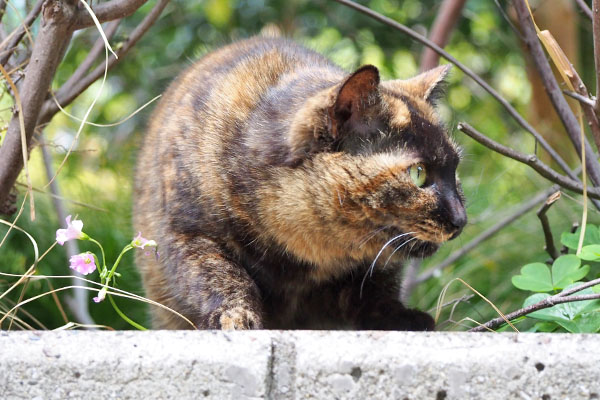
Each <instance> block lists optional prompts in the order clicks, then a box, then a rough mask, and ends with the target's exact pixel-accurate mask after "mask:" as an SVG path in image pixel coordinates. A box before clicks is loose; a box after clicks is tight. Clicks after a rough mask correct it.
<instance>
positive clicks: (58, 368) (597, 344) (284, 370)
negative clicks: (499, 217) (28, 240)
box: [0, 331, 600, 400]
mask: <svg viewBox="0 0 600 400" xmlns="http://www.w3.org/2000/svg"><path fill="white" fill-rule="evenodd" d="M113 398H114V399H172V398H173V399H174V398H177V399H284V400H285V399H400V400H404V399H411V400H413V399H436V400H440V399H491V400H494V399H502V400H504V399H524V400H527V399H543V400H551V399H586V400H588V399H589V400H593V399H596V400H600V335H563V334H493V333H482V334H468V333H442V332H434V333H408V332H331V331H322V332H313V331H294V332H281V331H251V332H212V331H195V332H192V331H185V332H183V331H177V332H166V331H153V332H85V331H63V332H0V399H113Z"/></svg>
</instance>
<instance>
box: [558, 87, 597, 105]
mask: <svg viewBox="0 0 600 400" xmlns="http://www.w3.org/2000/svg"><path fill="white" fill-rule="evenodd" d="M563 93H564V94H566V95H567V96H569V97H572V98H574V99H575V100H577V101H579V102H580V103H583V104H586V105H588V106H592V107H594V105H595V104H596V100H595V99H590V98H589V97H586V96H582V95H580V94H579V93H577V92H571V91H570V90H563Z"/></svg>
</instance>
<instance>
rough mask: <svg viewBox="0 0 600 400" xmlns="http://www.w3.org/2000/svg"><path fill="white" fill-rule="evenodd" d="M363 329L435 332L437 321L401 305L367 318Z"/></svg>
mask: <svg viewBox="0 0 600 400" xmlns="http://www.w3.org/2000/svg"><path fill="white" fill-rule="evenodd" d="M363 321H364V322H363V323H362V324H361V326H360V328H361V329H367V330H383V331H433V330H435V321H434V320H433V318H432V317H431V315H429V314H427V313H425V312H423V311H419V310H411V309H407V308H404V307H402V306H401V305H399V304H394V306H389V307H387V309H386V310H385V312H383V311H382V310H378V311H377V312H372V313H370V314H369V315H367V316H366V318H365V320H363Z"/></svg>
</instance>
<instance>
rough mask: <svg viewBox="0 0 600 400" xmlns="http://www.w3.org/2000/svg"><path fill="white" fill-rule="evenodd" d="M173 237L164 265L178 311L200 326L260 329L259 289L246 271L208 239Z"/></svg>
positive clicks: (261, 312)
mask: <svg viewBox="0 0 600 400" xmlns="http://www.w3.org/2000/svg"><path fill="white" fill-rule="evenodd" d="M173 237H174V239H173V240H171V241H170V243H169V245H168V249H167V254H166V255H165V259H164V260H162V264H163V266H164V268H165V269H167V271H166V272H167V276H168V277H170V278H168V284H169V285H170V286H171V288H170V289H171V290H170V292H171V293H173V294H174V300H175V304H177V308H178V310H177V311H179V312H181V313H182V314H184V315H186V316H187V317H188V318H190V319H191V320H192V322H194V324H195V325H196V327H197V328H198V329H227V330H231V329H261V328H262V327H263V316H262V314H263V311H262V303H261V298H260V292H259V289H258V287H257V286H256V283H255V282H254V281H253V280H252V278H251V277H250V276H249V275H248V273H247V272H246V270H245V269H244V268H243V267H242V266H240V265H238V264H236V263H235V262H234V261H232V259H231V257H228V255H227V254H226V252H225V251H224V249H223V248H222V247H221V246H219V245H218V244H217V243H215V242H214V241H212V240H211V239H209V238H205V237H198V236H191V235H181V234H180V235H173Z"/></svg>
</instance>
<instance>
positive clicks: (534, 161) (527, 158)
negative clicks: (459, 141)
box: [457, 122, 600, 199]
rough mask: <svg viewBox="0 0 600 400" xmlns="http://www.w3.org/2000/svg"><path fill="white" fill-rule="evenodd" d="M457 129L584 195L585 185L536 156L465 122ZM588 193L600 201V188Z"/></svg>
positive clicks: (589, 190) (564, 186)
mask: <svg viewBox="0 0 600 400" xmlns="http://www.w3.org/2000/svg"><path fill="white" fill-rule="evenodd" d="M457 129H458V130H459V131H461V132H463V133H466V134H467V135H469V136H470V137H471V138H472V139H474V140H476V141H478V142H479V143H481V144H482V145H484V146H485V147H487V148H489V149H490V150H493V151H495V152H497V153H500V154H502V155H504V156H506V157H509V158H512V159H513V160H516V161H519V162H521V163H523V164H526V165H529V166H530V167H531V168H532V169H534V170H535V171H536V172H537V173H539V174H540V175H541V176H543V177H544V178H546V179H548V180H549V181H551V182H554V183H556V184H558V185H560V186H561V187H563V188H565V189H569V190H572V191H574V192H577V193H579V194H581V193H583V185H582V184H581V183H579V182H577V181H575V180H573V179H570V178H568V177H566V176H564V175H561V174H559V173H557V172H556V171H554V170H553V169H552V168H550V167H549V166H547V165H546V164H544V163H543V162H542V161H540V159H538V158H537V157H536V156H535V155H533V154H530V155H527V154H523V153H521V152H518V151H516V150H513V149H511V148H509V147H506V146H504V145H501V144H500V143H498V142H496V141H494V140H492V139H490V138H488V137H487V136H485V135H484V134H482V133H481V132H479V131H477V130H476V129H475V128H473V127H472V126H471V125H469V124H467V123H465V122H461V123H459V124H458V126H457ZM587 193H588V195H589V196H590V197H592V198H594V199H600V188H598V187H589V186H588V188H587Z"/></svg>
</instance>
